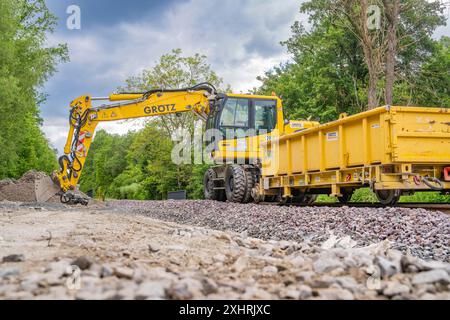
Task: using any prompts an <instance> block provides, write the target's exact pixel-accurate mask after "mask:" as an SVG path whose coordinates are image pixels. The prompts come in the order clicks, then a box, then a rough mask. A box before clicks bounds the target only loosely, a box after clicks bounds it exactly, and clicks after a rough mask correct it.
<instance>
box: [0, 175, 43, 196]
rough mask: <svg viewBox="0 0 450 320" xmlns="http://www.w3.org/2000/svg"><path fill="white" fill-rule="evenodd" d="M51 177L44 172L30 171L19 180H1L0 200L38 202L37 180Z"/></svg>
mask: <svg viewBox="0 0 450 320" xmlns="http://www.w3.org/2000/svg"><path fill="white" fill-rule="evenodd" d="M45 178H47V179H48V178H49V177H48V175H47V174H45V173H44V172H38V171H35V170H31V171H28V172H27V173H25V174H24V175H23V176H22V177H21V178H20V179H19V180H14V179H5V180H1V181H0V201H12V202H36V182H38V181H40V180H42V179H45Z"/></svg>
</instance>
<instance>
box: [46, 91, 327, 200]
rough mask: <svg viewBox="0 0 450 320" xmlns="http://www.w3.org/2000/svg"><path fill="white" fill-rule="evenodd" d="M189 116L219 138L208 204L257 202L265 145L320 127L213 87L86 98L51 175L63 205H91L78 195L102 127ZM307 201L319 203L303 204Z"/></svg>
mask: <svg viewBox="0 0 450 320" xmlns="http://www.w3.org/2000/svg"><path fill="white" fill-rule="evenodd" d="M98 101H109V102H108V103H109V104H101V102H100V104H98ZM94 104H98V105H97V106H94ZM185 112H191V113H193V114H195V115H196V116H197V117H198V118H200V119H202V120H204V121H206V129H216V132H219V137H217V136H215V137H213V139H212V140H214V141H212V142H213V148H212V150H211V154H210V155H211V157H212V159H213V160H214V162H215V163H216V165H215V166H213V167H212V168H211V169H209V170H208V171H207V172H206V174H205V177H204V193H205V198H206V199H211V200H222V201H225V200H228V201H230V202H238V203H246V202H250V201H252V199H256V198H257V197H258V196H257V195H258V193H259V188H260V187H259V180H260V175H261V159H262V157H263V154H262V148H260V146H261V144H263V143H266V142H267V141H270V140H271V139H272V138H274V139H275V138H277V137H278V136H280V135H285V134H290V133H294V132H298V131H302V130H305V129H308V128H312V127H315V126H318V125H319V123H317V122H314V121H288V120H286V119H285V117H284V115H283V106H282V101H281V99H280V98H278V97H276V96H275V95H273V96H261V95H245V94H223V93H218V92H217V90H216V88H215V87H214V86H213V85H211V84H209V83H201V84H198V85H195V86H193V87H190V88H184V89H170V90H169V89H155V90H150V91H147V92H139V93H118V94H111V95H110V96H109V97H91V96H81V97H78V98H76V99H75V100H73V101H72V102H71V104H70V116H69V122H70V129H69V134H68V137H67V142H66V145H65V148H64V155H63V156H62V157H61V158H60V159H59V165H60V170H59V171H56V172H54V173H53V174H52V179H53V182H55V183H56V185H57V187H58V189H59V192H58V194H59V195H60V199H61V202H63V203H66V204H83V205H87V204H88V201H89V199H88V198H86V197H85V196H81V195H80V194H79V193H77V192H76V190H77V184H78V181H79V179H80V177H81V174H82V171H83V167H84V164H85V161H86V157H87V156H88V152H89V148H90V146H91V143H92V140H93V138H94V132H95V129H96V127H97V125H98V124H99V123H100V122H104V121H117V120H124V119H133V118H144V117H154V116H163V115H169V114H181V113H185ZM149 139H151V137H149ZM305 197H306V196H305ZM305 200H307V201H312V200H314V199H313V198H311V199H302V201H305Z"/></svg>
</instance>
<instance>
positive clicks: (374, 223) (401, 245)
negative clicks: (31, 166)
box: [108, 201, 450, 262]
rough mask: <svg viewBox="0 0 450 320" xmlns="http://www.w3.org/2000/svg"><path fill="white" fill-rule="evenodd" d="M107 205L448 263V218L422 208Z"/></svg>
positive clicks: (259, 235) (189, 203) (263, 236)
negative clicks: (380, 246) (336, 240)
mask: <svg viewBox="0 0 450 320" xmlns="http://www.w3.org/2000/svg"><path fill="white" fill-rule="evenodd" d="M108 206H110V207H114V208H115V209H116V210H119V211H124V212H133V213H137V214H144V215H146V216H149V217H152V218H157V219H161V220H165V221H172V222H178V223H185V224H191V225H197V226H205V227H209V228H213V229H217V230H232V231H235V232H238V233H242V232H244V233H246V234H247V235H248V236H251V237H255V238H260V239H266V240H270V239H272V240H293V241H298V242H305V243H309V244H311V245H318V244H320V243H322V242H323V241H325V240H327V239H328V238H329V237H330V235H331V234H334V235H336V236H337V237H345V236H350V237H351V239H353V240H355V241H356V243H357V246H358V247H363V246H367V245H370V244H373V243H377V242H380V241H383V240H388V241H390V242H391V246H392V248H393V249H396V250H400V251H401V252H403V253H406V252H410V253H411V254H412V255H414V256H418V257H420V258H422V259H426V260H428V259H434V260H441V261H446V262H449V261H450V248H449V244H450V216H449V215H446V214H443V213H439V212H430V211H427V210H423V209H409V208H387V209H383V208H354V207H338V208H328V207H278V206H263V205H254V204H248V205H242V204H234V203H223V202H215V201H111V202H109V203H108Z"/></svg>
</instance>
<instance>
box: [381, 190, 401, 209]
mask: <svg viewBox="0 0 450 320" xmlns="http://www.w3.org/2000/svg"><path fill="white" fill-rule="evenodd" d="M375 195H376V196H377V198H378V201H380V203H381V204H382V205H385V206H391V205H394V204H396V203H397V202H398V200H400V196H401V192H400V190H375Z"/></svg>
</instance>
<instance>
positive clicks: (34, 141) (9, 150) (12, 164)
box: [0, 0, 67, 178]
mask: <svg viewBox="0 0 450 320" xmlns="http://www.w3.org/2000/svg"><path fill="white" fill-rule="evenodd" d="M55 25H56V18H55V17H54V16H53V15H52V14H51V13H50V12H49V11H48V9H47V7H46V5H45V2H44V0H2V1H1V2H0V43H1V46H0V88H1V90H0V101H1V103H0V114H1V115H2V116H1V117H0V128H1V130H0V145H1V146H2V152H0V178H3V177H18V176H21V175H22V174H23V173H24V172H25V171H27V170H30V169H37V170H43V171H47V172H48V171H51V170H52V169H54V168H56V166H57V164H56V154H55V151H54V150H52V149H50V148H49V146H48V141H47V140H46V138H45V136H44V134H43V133H42V131H41V129H40V125H41V123H42V120H41V119H40V117H39V105H40V104H42V103H43V102H44V101H45V96H44V95H43V94H41V93H40V92H39V89H40V87H41V86H42V85H43V84H44V83H45V81H46V80H47V79H48V77H49V76H50V75H52V74H53V73H54V72H55V71H56V65H57V63H58V62H61V61H66V60H67V48H66V46H65V45H58V46H56V47H46V46H45V39H46V35H47V33H48V32H52V31H53V29H54V26H55Z"/></svg>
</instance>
